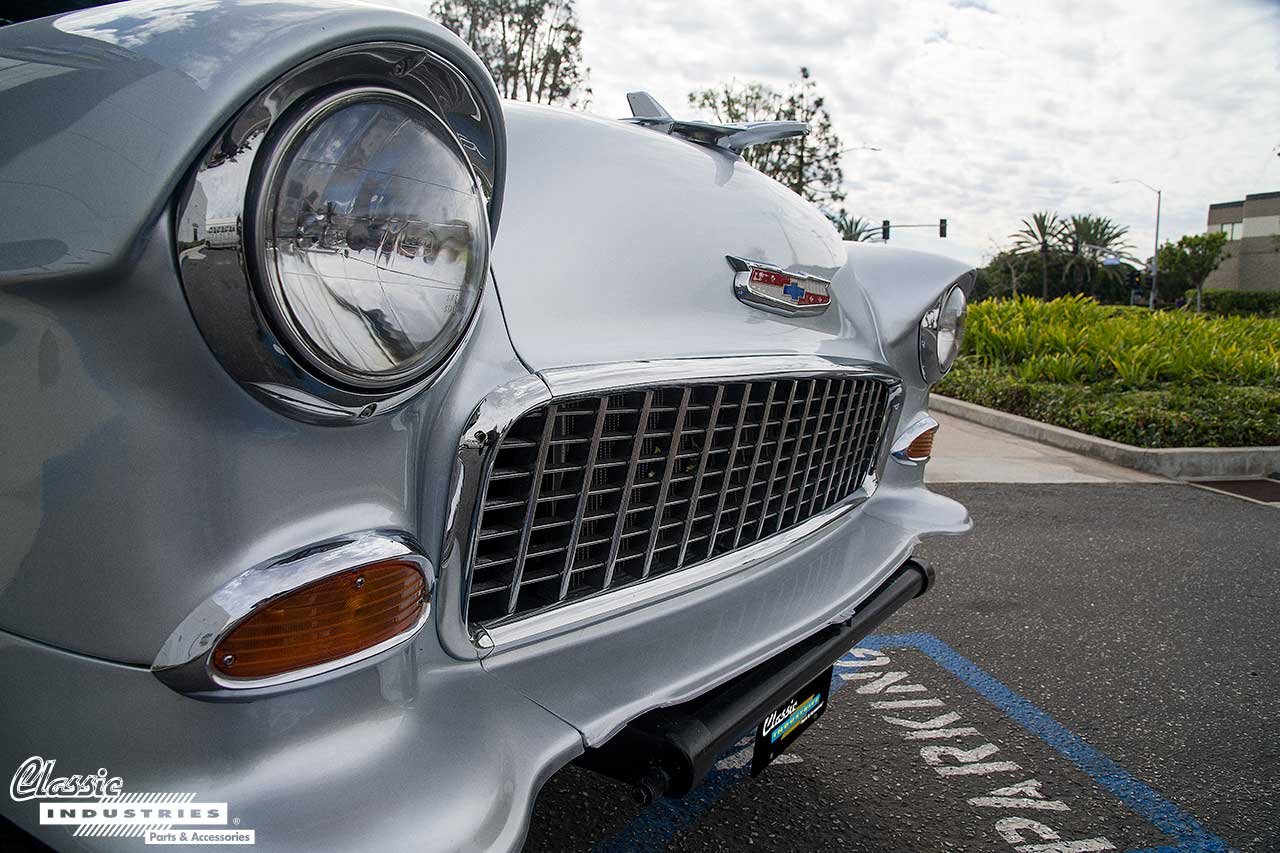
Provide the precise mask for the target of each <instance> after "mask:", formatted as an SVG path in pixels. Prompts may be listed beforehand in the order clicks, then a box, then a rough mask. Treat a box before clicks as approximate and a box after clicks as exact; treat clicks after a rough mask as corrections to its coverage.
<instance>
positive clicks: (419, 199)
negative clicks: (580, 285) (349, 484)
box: [256, 87, 489, 388]
mask: <svg viewBox="0 0 1280 853" xmlns="http://www.w3.org/2000/svg"><path fill="white" fill-rule="evenodd" d="M263 156H264V157H265V158H267V161H268V163H269V164H270V166H269V169H268V172H267V175H266V177H265V179H264V191H263V193H262V194H261V196H260V200H259V205H260V206H259V209H258V211H257V219H258V223H259V227H258V232H257V235H256V237H257V239H258V241H259V244H260V245H259V250H260V251H261V252H262V256H263V257H262V269H263V272H264V273H265V275H264V278H265V282H264V283H265V285H266V287H265V293H266V296H267V302H268V309H269V311H270V313H271V315H272V318H273V319H274V320H275V322H276V323H277V324H278V326H279V327H280V328H281V331H282V332H283V334H284V336H285V337H286V338H287V339H288V341H289V343H291V344H292V345H293V346H294V347H295V348H296V349H297V350H298V351H299V352H300V353H301V354H302V356H303V358H305V359H306V361H307V362H308V363H309V364H310V365H311V366H312V367H314V368H315V369H316V370H318V371H319V372H320V373H322V374H324V375H326V376H327V377H329V378H330V379H332V380H334V381H336V382H339V383H351V384H354V385H358V386H362V387H369V388H382V387H386V386H387V385H395V384H399V383H403V382H404V381H406V380H411V379H412V378H413V377H414V376H415V375H418V374H421V373H422V372H424V371H427V370H430V369H431V368H432V367H433V366H434V365H435V363H436V362H438V361H439V359H440V358H441V357H443V356H444V355H445V354H447V352H448V351H449V349H450V348H451V347H452V346H453V345H454V343H455V342H456V341H457V339H458V337H459V335H460V334H461V331H462V328H463V327H464V326H465V324H466V323H467V321H468V320H469V318H470V316H471V313H472V311H473V309H474V308H475V304H476V302H477V301H478V299H479V295H480V288H481V285H482V284H483V281H484V275H485V270H486V268H487V263H488V242H489V241H488V230H487V221H486V218H485V209H484V198H483V196H482V194H481V191H480V187H479V184H478V181H477V179H476V177H475V176H474V174H473V173H472V172H471V171H470V169H469V168H468V167H467V160H466V157H465V155H464V154H463V152H462V151H461V149H460V148H459V147H458V145H457V143H456V142H455V141H454V139H453V136H452V134H451V133H450V131H449V129H448V127H446V126H445V125H444V124H443V122H441V121H440V120H439V119H438V118H436V117H435V116H434V115H432V114H431V112H430V110H428V109H427V108H426V107H424V106H422V105H421V104H418V103H416V102H414V101H411V100H409V99H407V98H405V97H404V96H402V95H399V94H397V93H395V92H392V91H388V90H385V89H377V88H369V87H363V88H360V89H355V90H349V91H346V92H342V93H340V94H338V95H334V96H330V97H328V98H325V99H323V100H321V101H319V102H317V103H315V104H313V105H311V106H310V107H308V108H307V109H306V110H304V111H303V112H302V114H301V115H299V116H297V117H296V118H295V119H294V120H293V123H292V125H291V126H290V127H289V128H288V132H287V133H286V134H285V135H284V136H283V138H281V139H279V140H277V142H276V143H275V144H274V145H272V146H271V148H270V150H268V151H265V152H264V155H263Z"/></svg>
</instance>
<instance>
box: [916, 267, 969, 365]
mask: <svg viewBox="0 0 1280 853" xmlns="http://www.w3.org/2000/svg"><path fill="white" fill-rule="evenodd" d="M971 280H972V275H971V274H970V275H966V276H965V277H964V278H961V279H960V280H959V281H956V282H953V283H952V284H951V286H950V287H948V288H947V289H946V290H945V291H943V294H942V296H940V297H939V298H938V301H937V302H935V303H934V304H933V306H932V307H931V308H930V309H929V310H928V311H926V312H925V315H924V317H922V318H921V319H920V332H919V341H920V346H919V351H920V375H921V376H922V377H923V378H924V381H925V382H926V383H928V384H930V385H932V384H934V383H935V382H938V381H939V380H941V379H942V377H944V376H946V375H947V373H948V372H950V370H951V368H952V367H953V366H954V365H955V362H956V359H957V358H958V357H959V356H960V349H961V347H962V346H963V344H964V329H965V317H966V315H967V314H968V309H969V297H968V293H967V290H966V284H968V283H970V282H971Z"/></svg>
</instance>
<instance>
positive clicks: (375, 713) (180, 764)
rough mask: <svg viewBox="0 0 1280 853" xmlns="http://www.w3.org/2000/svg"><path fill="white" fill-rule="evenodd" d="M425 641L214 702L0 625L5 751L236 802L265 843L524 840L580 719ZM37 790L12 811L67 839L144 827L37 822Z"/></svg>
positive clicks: (70, 842)
mask: <svg viewBox="0 0 1280 853" xmlns="http://www.w3.org/2000/svg"><path fill="white" fill-rule="evenodd" d="M424 638H425V639H424ZM427 643H431V644H434V643H435V638H434V636H431V635H430V632H427V631H424V632H422V634H420V635H419V638H418V639H417V640H415V641H414V643H413V644H412V645H411V647H410V648H408V649H405V650H404V651H403V653H401V654H397V655H396V656H394V657H392V658H389V659H387V660H385V661H383V662H382V663H380V664H378V665H377V666H376V667H375V668H372V669H367V670H364V671H362V672H357V673H354V674H352V675H350V676H348V677H345V678H341V679H338V680H335V681H332V682H329V683H327V684H321V685H319V686H317V687H315V688H312V689H309V690H304V691H300V692H297V693H293V694H289V695H284V696H277V697H273V698H271V699H269V700H264V701H258V702H248V703H209V702H200V701H196V700H193V699H188V698H185V697H183V696H180V695H179V694H177V693H174V692H173V691H172V690H170V689H169V688H167V687H165V686H164V685H163V684H161V683H160V681H159V680H158V679H156V678H155V676H153V675H152V674H151V673H150V672H149V671H147V670H145V669H141V668H137V667H128V666H121V665H118V664H110V663H105V662H102V661H99V660H94V659H90V658H86V657H83V656H80V655H76V654H71V653H68V652H63V651H58V650H55V649H51V648H50V647H48V646H45V645H42V644H39V643H35V642H31V641H29V640H25V639H21V638H19V637H15V636H13V635H11V634H4V633H0V684H4V685H7V686H8V688H7V689H6V690H5V698H4V700H3V701H2V702H0V731H3V732H4V737H3V738H0V768H4V772H5V774H6V775H7V774H9V773H12V772H13V771H14V770H16V769H17V767H18V766H19V764H20V763H21V762H23V761H24V760H26V759H27V758H28V757H30V756H33V755H38V756H42V757H43V758H45V759H54V760H56V761H57V765H56V771H55V772H56V774H57V775H60V776H61V775H69V774H72V773H94V772H96V771H97V769H98V768H99V767H103V768H106V770H107V772H108V773H109V774H110V775H112V776H119V777H120V778H122V779H123V781H124V790H125V791H126V792H183V793H185V792H192V793H194V794H195V797H194V800H195V801H197V802H225V803H227V806H228V816H229V818H230V819H231V820H232V821H238V824H236V825H235V828H238V829H252V830H254V831H255V835H256V844H255V847H254V848H253V849H259V850H299V851H302V850H307V851H310V850H344V851H360V850H370V851H393V850H406V851H407V850H414V851H422V850H424V849H433V850H510V849H518V848H519V846H520V843H521V841H522V839H523V836H524V832H525V828H526V826H527V824H528V819H529V813H530V808H531V806H532V803H533V800H534V797H535V796H536V794H537V791H538V789H539V787H541V785H542V783H543V782H544V781H545V780H546V778H547V777H548V776H550V774H551V773H553V772H554V771H555V770H556V769H557V768H559V767H561V766H563V765H564V764H566V763H568V762H569V761H571V760H572V759H573V758H574V757H576V756H577V755H578V754H580V753H581V752H582V738H581V735H580V734H579V733H578V732H577V731H576V730H574V729H573V728H572V727H571V726H569V725H567V724H566V723H564V722H562V721H560V720H558V719H557V718H555V717H554V716H552V715H551V714H549V713H548V712H546V711H544V710H543V709H541V708H539V707H538V706H537V705H536V704H534V703H533V702H530V701H529V700H528V699H526V698H524V697H523V696H520V695H518V694H516V693H514V692H512V691H511V690H509V689H507V688H505V687H503V686H502V685H501V684H500V683H498V682H497V681H496V680H495V679H493V678H488V677H486V676H485V674H484V673H483V672H481V671H480V669H479V666H478V665H476V664H474V663H472V664H470V665H458V664H455V665H448V666H436V665H434V664H432V663H430V662H429V661H428V659H429V657H430V654H429V650H427V649H425V648H424V646H426V644H427ZM15 686H20V689H14V688H15ZM37 801H38V800H28V801H24V802H14V801H13V800H12V799H11V798H10V797H9V796H8V795H7V794H6V795H5V796H3V797H2V798H0V813H2V814H3V815H4V816H5V817H7V818H9V819H10V820H12V821H13V822H14V823H15V824H17V825H18V826H19V827H21V828H22V829H23V830H25V831H26V832H28V833H30V834H32V835H33V836H35V837H37V838H39V839H40V840H41V841H43V842H44V843H46V844H49V845H50V846H52V847H54V848H55V849H58V850H64V849H93V850H138V849H141V847H142V845H143V839H142V838H138V837H134V838H111V837H75V836H73V835H72V832H73V831H74V827H66V826H40V825H39V824H38V811H37V805H36V803H37ZM231 826H232V824H231V823H228V828H230V827H231ZM187 828H188V829H191V828H193V827H187Z"/></svg>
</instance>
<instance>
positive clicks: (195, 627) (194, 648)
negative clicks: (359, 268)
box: [151, 530, 435, 701]
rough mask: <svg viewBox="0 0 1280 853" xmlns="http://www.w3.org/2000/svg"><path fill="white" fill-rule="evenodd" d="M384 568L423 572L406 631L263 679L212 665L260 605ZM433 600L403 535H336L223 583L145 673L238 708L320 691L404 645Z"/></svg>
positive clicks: (419, 558)
mask: <svg viewBox="0 0 1280 853" xmlns="http://www.w3.org/2000/svg"><path fill="white" fill-rule="evenodd" d="M383 561H396V562H406V563H411V564H413V565H415V566H416V567H417V568H418V569H419V571H421V572H422V575H423V581H424V588H425V591H426V603H425V605H424V606H423V608H422V613H421V614H420V615H419V617H418V619H417V620H416V621H415V622H414V624H413V625H412V626H410V627H409V628H407V629H406V630H404V631H401V632H400V633H398V634H396V635H395V636H393V637H390V638H388V639H386V640H384V641H382V642H380V643H377V644H375V645H373V646H369V647H367V648H364V649H361V650H360V651H358V652H355V653H353V654H350V655H347V656H345V657H342V658H338V659H336V660H332V661H327V662H325V663H320V664H315V665H313V666H307V667H303V668H300V669H296V670H292V671H289V672H285V673H280V674H278V675H272V676H267V677H262V678H230V677H228V676H226V675H224V674H222V673H220V672H219V671H218V670H217V669H216V668H215V667H214V666H213V662H212V660H211V656H212V654H213V651H214V649H216V648H217V646H218V644H219V642H221V640H222V639H223V638H224V637H225V636H226V635H227V634H228V633H229V632H231V631H232V630H234V628H235V627H236V626H237V625H239V624H240V623H241V622H242V621H244V619H245V618H246V617H248V616H249V615H250V614H252V613H254V612H255V611H257V610H258V609H259V608H261V607H262V606H264V605H266V604H269V603H270V602H272V601H274V600H276V599H279V598H280V597H282V596H285V595H288V594H289V593H292V592H294V591H296V590H298V589H299V588H300V587H303V586H306V585H307V584H310V583H313V582H314V581H318V580H323V579H325V578H329V577H331V576H333V575H338V574H341V573H343V572H348V571H351V570H352V569H358V568H361V567H364V566H368V565H370V564H374V563H379V562H383ZM434 594H435V572H434V569H433V567H432V565H431V562H430V560H428V559H427V558H426V557H425V556H423V555H422V549H421V548H420V547H419V546H418V544H417V543H416V542H415V541H414V540H413V538H412V537H410V536H409V535H408V534H406V533H401V532H398V531H386V530H374V531H365V532H363V533H356V534H352V535H349V536H342V537H339V538H336V539H331V540H328V541H325V542H321V543H318V544H315V545H309V546H307V547H305V548H302V549H300V550H297V551H294V552H291V553H289V554H286V555H284V556H281V557H278V558H275V559H272V560H268V561H266V562H264V563H261V564H259V565H257V566H254V567H253V568H251V569H248V570H247V571H245V572H242V573H241V574H239V575H237V576H236V577H234V578H232V579H231V580H230V581H228V582H227V583H225V584H223V585H222V587H220V588H219V589H218V591H217V592H215V593H213V595H211V596H209V598H207V599H205V600H204V601H203V602H201V603H200V605H199V606H197V607H196V608H195V609H194V610H192V611H191V613H189V614H188V615H187V617H186V618H185V619H183V620H182V622H181V623H179V625H178V627H176V628H175V629H174V630H173V633H171V634H170V635H169V639H168V640H166V641H165V644H164V645H163V646H162V647H161V648H160V651H159V653H157V655H156V658H155V660H154V661H153V662H152V665H151V671H152V673H153V674H154V675H155V676H156V678H158V679H160V681H162V682H164V684H166V685H167V686H169V687H170V688H172V689H174V690H176V691H177V692H179V693H183V694H185V695H188V696H192V697H193V698H197V699H209V700H215V701H217V700H223V701H226V700H232V701H243V700H247V699H253V698H258V697H261V696H264V695H270V694H275V693H280V692H287V691H289V690H294V689H299V688H301V687H305V686H311V685H314V684H319V683H321V682H323V681H326V680H329V679H330V678H334V677H337V676H339V675H345V674H346V673H348V672H351V671H352V670H353V669H355V668H361V667H363V666H369V665H372V664H374V663H376V662H377V661H378V660H380V659H382V658H383V657H385V656H387V655H389V654H392V653H394V652H395V651H396V650H397V649H398V648H400V647H401V646H402V645H404V644H405V643H407V642H408V641H409V640H410V639H412V638H413V637H414V636H415V635H416V634H417V633H418V632H419V631H420V630H421V629H422V627H423V626H424V625H425V624H426V623H427V622H428V620H429V619H430V617H431V613H432V607H431V604H432V601H431V599H432V598H433V597H434Z"/></svg>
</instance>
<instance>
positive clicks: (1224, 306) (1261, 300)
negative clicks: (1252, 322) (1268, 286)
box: [1187, 290, 1280, 317]
mask: <svg viewBox="0 0 1280 853" xmlns="http://www.w3.org/2000/svg"><path fill="white" fill-rule="evenodd" d="M1187 302H1189V303H1190V304H1192V305H1194V304H1195V303H1196V292H1195V291H1194V290H1188V291H1187ZM1201 307H1203V308H1204V310H1205V311H1210V312H1212V313H1214V314H1256V315H1259V316H1263V317H1266V316H1271V317H1280V291H1274V290H1206V291H1205V292H1204V296H1203V300H1202V301H1201Z"/></svg>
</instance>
